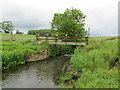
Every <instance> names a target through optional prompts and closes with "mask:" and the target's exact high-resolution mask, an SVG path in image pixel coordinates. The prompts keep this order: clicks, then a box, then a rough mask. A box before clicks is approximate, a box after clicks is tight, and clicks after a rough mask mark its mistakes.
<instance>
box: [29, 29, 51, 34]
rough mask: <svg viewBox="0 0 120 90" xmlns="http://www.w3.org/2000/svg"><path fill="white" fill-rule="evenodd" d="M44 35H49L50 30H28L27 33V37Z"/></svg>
mask: <svg viewBox="0 0 120 90" xmlns="http://www.w3.org/2000/svg"><path fill="white" fill-rule="evenodd" d="M46 33H47V34H51V29H39V30H29V31H28V34H29V35H36V34H41V35H44V34H46Z"/></svg>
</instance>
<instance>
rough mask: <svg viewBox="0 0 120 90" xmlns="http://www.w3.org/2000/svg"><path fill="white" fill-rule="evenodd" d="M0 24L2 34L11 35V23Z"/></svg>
mask: <svg viewBox="0 0 120 90" xmlns="http://www.w3.org/2000/svg"><path fill="white" fill-rule="evenodd" d="M0 24H1V25H2V30H3V31H4V33H12V31H13V29H14V26H13V24H12V22H11V21H3V22H1V23H0Z"/></svg>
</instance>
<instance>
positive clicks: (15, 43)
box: [0, 33, 74, 70]
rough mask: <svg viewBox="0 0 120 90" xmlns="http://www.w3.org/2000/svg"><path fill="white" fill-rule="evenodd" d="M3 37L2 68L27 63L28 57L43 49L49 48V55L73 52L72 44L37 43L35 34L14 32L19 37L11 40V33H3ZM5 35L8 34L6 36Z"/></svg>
mask: <svg viewBox="0 0 120 90" xmlns="http://www.w3.org/2000/svg"><path fill="white" fill-rule="evenodd" d="M1 35H2V37H3V38H1V40H2V47H0V51H2V52H1V55H2V69H3V70H4V69H9V68H10V67H14V66H17V65H20V64H25V62H26V58H27V57H29V56H30V55H31V54H35V53H37V52H39V51H42V50H43V49H48V53H49V54H48V56H49V57H50V56H58V55H63V54H68V53H73V51H74V49H73V47H72V46H65V45H49V44H48V43H42V44H37V43H36V41H35V36H34V35H20V34H14V35H15V37H18V36H19V38H17V39H15V40H11V39H8V38H11V37H12V36H11V34H5V33H4V34H1ZM5 36H8V38H6V37H5Z"/></svg>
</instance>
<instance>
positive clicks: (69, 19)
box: [51, 8, 86, 36]
mask: <svg viewBox="0 0 120 90" xmlns="http://www.w3.org/2000/svg"><path fill="white" fill-rule="evenodd" d="M85 17H86V15H84V14H83V13H82V11H80V10H77V9H73V8H72V9H66V10H65V12H64V13H62V14H59V13H55V14H54V17H53V20H52V22H51V28H52V29H53V32H54V33H58V34H69V35H71V34H81V36H84V35H85V34H86V31H85V28H84V25H85V23H84V21H85Z"/></svg>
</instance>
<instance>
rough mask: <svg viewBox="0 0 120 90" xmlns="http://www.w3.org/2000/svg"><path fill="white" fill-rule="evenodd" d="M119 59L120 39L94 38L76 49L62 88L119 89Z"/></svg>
mask: <svg viewBox="0 0 120 90" xmlns="http://www.w3.org/2000/svg"><path fill="white" fill-rule="evenodd" d="M118 59H119V56H118V37H92V38H90V41H89V45H88V46H85V47H80V46H79V47H77V48H76V49H75V51H74V55H73V56H72V57H71V60H70V65H69V68H68V70H67V72H65V73H63V75H61V77H60V78H61V82H62V87H66V88H73V87H75V88H118Z"/></svg>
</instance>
